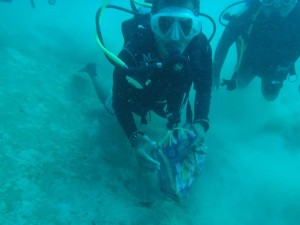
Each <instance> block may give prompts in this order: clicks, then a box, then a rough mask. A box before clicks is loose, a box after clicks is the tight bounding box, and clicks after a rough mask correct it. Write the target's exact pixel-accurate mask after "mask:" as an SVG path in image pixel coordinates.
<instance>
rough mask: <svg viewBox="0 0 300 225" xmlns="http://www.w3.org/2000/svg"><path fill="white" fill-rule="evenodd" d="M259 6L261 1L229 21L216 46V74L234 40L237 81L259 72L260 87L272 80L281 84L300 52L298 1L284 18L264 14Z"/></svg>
mask: <svg viewBox="0 0 300 225" xmlns="http://www.w3.org/2000/svg"><path fill="white" fill-rule="evenodd" d="M260 9H261V8H260V4H257V5H256V6H253V7H249V8H248V9H247V10H246V11H245V12H243V13H242V14H241V15H239V16H238V17H236V18H233V19H232V20H231V21H230V22H229V24H228V25H227V27H226V28H225V30H224V32H223V34H222V37H221V39H220V41H219V43H218V46H217V48H216V52H215V56H214V70H215V75H216V76H219V75H220V71H221V68H222V66H223V63H224V60H225V58H226V55H227V53H228V49H229V47H230V46H231V45H232V44H233V43H234V42H236V44H237V51H238V62H237V67H236V73H235V75H234V78H236V79H237V81H238V83H239V85H240V86H241V87H244V86H246V85H247V84H248V83H249V82H250V81H251V80H252V79H253V78H254V77H255V76H259V77H261V78H262V88H264V87H263V86H264V85H268V83H272V82H273V83H274V81H276V82H278V83H279V88H281V87H282V82H283V81H284V80H285V79H286V78H287V75H288V74H289V73H292V70H293V69H294V63H295V62H296V61H297V59H298V57H299V55H300V4H299V3H298V4H297V5H296V6H295V8H294V9H293V10H292V11H291V13H290V14H289V15H288V16H287V17H286V18H279V17H270V18H267V17H266V16H265V15H264V14H263V12H262V11H261V10H260ZM259 10H260V11H259ZM243 48H244V49H243ZM239 60H240V62H239ZM264 83H265V84H264Z"/></svg>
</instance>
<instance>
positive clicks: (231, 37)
mask: <svg viewBox="0 0 300 225" xmlns="http://www.w3.org/2000/svg"><path fill="white" fill-rule="evenodd" d="M238 19H239V18H236V19H235V20H234V21H232V22H230V23H229V24H228V25H227V26H226V28H225V30H224V32H223V34H222V36H221V38H220V40H219V42H218V45H217V48H216V50H215V55H214V63H213V71H214V73H213V76H214V78H216V79H218V80H219V79H220V73H221V69H222V67H223V64H224V61H225V59H226V56H227V54H228V50H229V48H230V46H231V45H232V44H233V43H234V42H235V41H236V40H237V38H238V36H239V35H240V34H241V31H240V24H238V23H237V22H238V21H236V20H238Z"/></svg>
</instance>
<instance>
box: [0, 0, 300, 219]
mask: <svg viewBox="0 0 300 225" xmlns="http://www.w3.org/2000/svg"><path fill="white" fill-rule="evenodd" d="M86 2H87V1H83V0H81V1H80V0H77V1H72V3H71V1H67V0H57V4H56V5H55V6H49V5H48V4H47V1H42V0H39V1H36V8H35V9H32V8H31V6H30V3H29V1H28V2H27V1H23V2H22V3H21V2H20V1H13V2H12V3H1V2H0V83H1V85H0V224H1V225H2V224H3V225H23V224H24V225H44V224H45V225H48V224H51V225H52V224H53V225H54V224H55V225H63V224H72V225H77V224H78V225H85V224H91V225H95V224H96V225H106V224H112V225H115V224H116V225H139V224H145V225H146V224H147V225H148V224H149V225H151V224H153V225H154V224H155V225H156V224H158V225H219V224H230V225H233V224H237V225H250V224H251V225H253V224H257V225H298V224H299V223H300V174H299V171H300V163H299V161H300V140H299V136H300V125H299V124H300V107H299V106H300V96H299V92H298V85H299V81H297V82H296V83H291V82H285V84H284V88H283V90H282V93H281V95H280V96H279V98H278V99H277V100H276V101H275V102H271V103H270V102H265V101H264V100H263V98H262V96H261V94H260V87H259V81H258V80H255V81H254V82H253V83H252V84H251V85H250V86H249V87H248V88H247V89H245V90H243V91H237V92H227V91H225V90H223V89H221V90H219V91H215V92H214V93H213V99H212V106H211V113H210V120H211V129H210V131H209V133H208V134H207V138H206V143H207V145H208V153H207V163H206V166H205V168H204V169H203V172H202V174H201V176H200V177H199V178H198V179H197V180H196V182H195V184H194V186H193V189H192V192H191V195H190V197H189V198H188V199H186V200H185V201H184V202H183V203H181V204H178V203H174V202H172V201H170V200H162V201H159V202H158V203H157V204H155V205H154V206H153V207H151V208H144V207H141V206H140V205H139V204H138V200H137V197H136V192H137V191H136V176H135V175H136V174H135V171H136V169H137V167H136V162H135V158H134V153H133V151H132V149H131V148H130V146H129V144H128V142H127V140H126V138H125V137H124V134H123V132H122V130H121V129H120V127H119V125H118V123H117V121H116V120H115V118H114V117H112V116H110V115H108V114H107V113H106V112H105V110H104V108H103V107H102V106H101V104H100V102H99V100H98V99H97V96H96V93H95V91H94V89H93V86H92V83H91V81H90V79H89V77H88V76H87V75H86V74H84V73H79V72H78V70H79V69H80V68H82V67H83V66H84V65H85V64H86V63H87V62H90V61H94V62H97V64H98V68H99V74H100V76H101V78H102V79H103V82H104V83H105V84H106V85H107V86H110V85H111V72H112V69H113V68H112V66H111V65H110V64H109V63H108V62H107V61H106V59H105V58H104V57H103V54H102V52H101V51H100V50H99V48H98V47H97V44H96V42H95V29H94V27H95V26H94V16H95V12H96V10H97V9H98V7H99V1H96V0H95V1H89V2H88V3H86ZM121 2H122V4H124V5H127V4H125V3H124V2H123V1H112V3H117V4H118V3H121ZM229 2H230V1H222V2H219V1H215V2H211V1H203V3H202V8H203V11H204V12H206V13H208V14H210V15H212V16H214V18H215V19H216V21H217V16H218V14H219V13H220V12H221V10H222V9H223V7H224V6H225V5H227V3H229ZM126 18H128V15H127V14H124V13H118V12H115V11H113V10H110V11H107V14H106V19H105V20H104V21H103V30H104V31H105V32H104V38H105V40H106V44H107V46H109V47H110V49H111V50H112V51H113V52H116V53H117V52H118V51H119V49H120V48H121V46H122V38H121V33H120V30H119V27H120V23H121V21H122V20H124V19H126ZM218 28H219V29H218V32H217V36H216V38H215V39H214V40H213V42H212V46H213V48H215V45H216V43H217V40H218V38H219V36H220V34H221V32H222V28H221V27H218ZM210 29H211V28H210V26H209V24H205V25H204V31H206V32H207V33H208V34H209V31H210ZM233 53H234V50H232V51H231V55H230V56H229V57H228V59H227V61H226V63H225V67H224V70H223V74H222V75H223V76H224V77H226V76H230V75H231V73H232V70H233V68H232V65H233V64H234V60H235V55H234V54H233ZM297 70H298V71H300V70H299V63H298V64H297ZM298 73H299V72H298ZM152 116H153V117H154V115H152ZM161 122H162V121H160V120H159V119H158V118H155V117H154V118H153V122H152V124H151V125H150V129H153V130H155V131H157V132H158V133H159V132H162V129H160V128H159V125H160V124H161ZM158 138H160V136H158Z"/></svg>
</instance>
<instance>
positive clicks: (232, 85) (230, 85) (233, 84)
mask: <svg viewBox="0 0 300 225" xmlns="http://www.w3.org/2000/svg"><path fill="white" fill-rule="evenodd" d="M221 86H226V90H227V91H233V90H235V89H236V88H237V86H238V82H237V80H236V79H235V78H232V79H230V80H227V79H223V80H222V83H221Z"/></svg>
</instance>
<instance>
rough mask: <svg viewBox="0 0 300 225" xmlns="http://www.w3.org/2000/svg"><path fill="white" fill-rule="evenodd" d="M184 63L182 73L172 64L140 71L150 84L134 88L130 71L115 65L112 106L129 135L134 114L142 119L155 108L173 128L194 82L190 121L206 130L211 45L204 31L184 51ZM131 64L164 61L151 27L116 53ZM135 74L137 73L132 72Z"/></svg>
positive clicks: (134, 37) (134, 128)
mask: <svg viewBox="0 0 300 225" xmlns="http://www.w3.org/2000/svg"><path fill="white" fill-rule="evenodd" d="M183 55H184V56H185V58H186V59H187V65H185V66H184V69H183V70H182V71H181V72H179V73H178V72H176V71H174V68H173V67H168V66H165V67H163V68H161V69H156V70H149V71H148V72H142V73H141V74H140V76H148V77H149V79H150V80H151V82H150V84H148V85H147V86H145V87H144V88H143V89H137V88H135V87H133V86H132V85H131V84H129V83H128V81H127V80H126V76H130V73H129V72H128V71H126V70H124V69H121V68H119V67H116V68H115V70H114V75H113V108H114V111H115V114H116V116H117V119H118V121H119V123H120V125H121V127H122V128H123V130H124V131H125V133H126V135H127V137H128V138H130V137H131V135H132V134H133V133H135V132H137V126H136V124H135V121H134V117H133V113H136V114H137V115H140V116H141V117H142V118H145V116H146V114H147V113H148V112H149V111H155V112H156V113H157V114H159V115H160V116H162V117H166V118H168V127H169V128H172V127H174V126H176V125H177V124H178V123H179V122H180V114H181V112H182V109H183V106H185V105H184V104H183V102H184V100H186V98H185V96H186V95H188V94H189V91H190V89H191V87H192V84H194V89H195V90H196V92H195V93H196V95H195V103H194V115H193V121H197V122H199V123H201V124H202V125H203V126H204V128H205V130H207V129H208V128H209V123H208V112H209V107H210V99H211V86H212V72H211V71H212V56H211V48H210V45H209V43H208V41H207V39H206V37H205V36H204V35H203V34H200V35H198V36H196V37H195V38H194V39H193V40H192V41H191V43H190V44H189V46H188V47H187V49H186V50H185V52H184V53H183ZM119 58H121V59H122V60H123V61H124V62H126V64H127V65H128V66H130V67H135V68H138V67H139V66H140V65H142V64H145V63H146V62H147V63H151V62H153V61H160V60H162V61H164V60H163V59H161V58H160V56H159V53H158V50H157V46H156V41H155V38H154V35H153V32H152V31H151V29H150V28H149V27H147V26H143V27H142V29H140V31H139V32H136V33H135V34H134V35H133V36H132V38H131V40H130V41H127V43H125V45H124V47H123V49H122V51H121V53H120V54H119ZM135 75H136V74H135Z"/></svg>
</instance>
